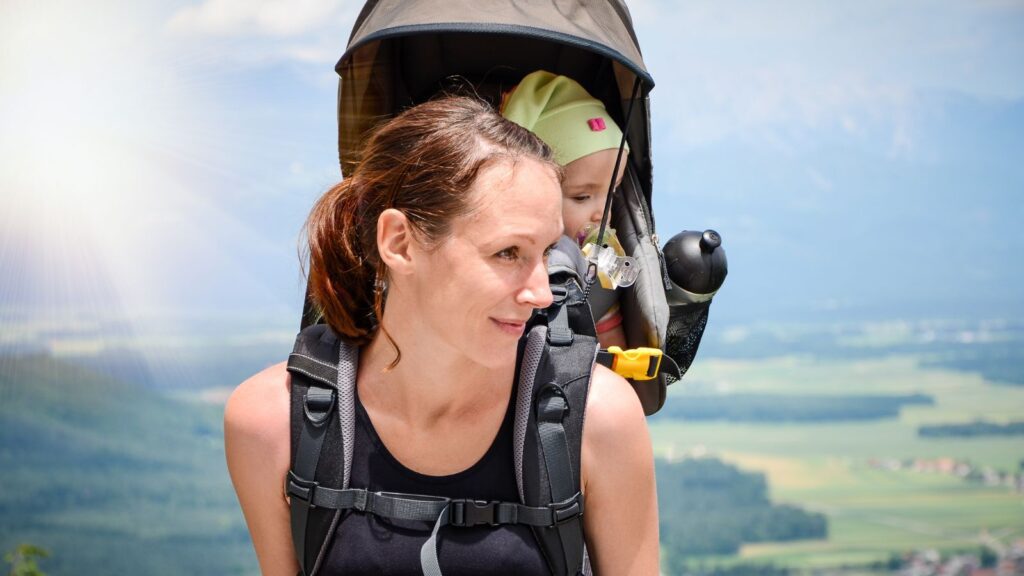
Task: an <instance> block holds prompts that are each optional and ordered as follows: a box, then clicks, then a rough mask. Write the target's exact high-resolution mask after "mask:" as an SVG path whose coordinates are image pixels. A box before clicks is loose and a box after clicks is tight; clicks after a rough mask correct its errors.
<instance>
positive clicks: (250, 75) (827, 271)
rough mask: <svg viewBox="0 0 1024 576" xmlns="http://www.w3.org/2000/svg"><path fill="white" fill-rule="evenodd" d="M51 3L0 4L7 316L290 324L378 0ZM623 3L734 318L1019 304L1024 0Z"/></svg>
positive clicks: (1017, 311)
mask: <svg viewBox="0 0 1024 576" xmlns="http://www.w3.org/2000/svg"><path fill="white" fill-rule="evenodd" d="M43 4H44V3H33V2H26V1H22V0H15V1H8V2H5V3H4V4H3V8H2V9H0V10H2V11H3V16H2V18H0V46H2V51H0V66H2V68H0V71H2V75H0V78H2V79H3V83H2V84H0V124H2V125H3V126H4V129H3V130H2V132H0V313H2V316H0V318H5V319H6V320H4V321H5V322H6V323H7V324H8V326H13V325H14V324H13V323H14V321H15V319H18V321H19V322H28V321H30V322H34V323H36V324H39V325H48V326H51V327H52V326H55V325H62V324H66V323H67V322H68V321H69V320H68V319H70V318H78V319H80V322H81V323H82V325H83V326H86V327H88V326H93V327H95V326H96V322H100V323H102V320H96V319H97V318H101V319H102V318H103V317H114V318H117V319H120V320H122V321H123V320H125V319H127V325H128V326H129V327H128V328H124V330H123V334H124V337H125V338H131V337H132V335H133V334H137V333H139V332H150V331H155V332H157V333H163V332H173V331H174V330H172V328H182V329H185V331H186V332H187V331H188V330H193V329H195V327H196V326H200V327H203V329H207V328H208V329H209V330H210V331H211V332H216V330H217V329H218V328H216V327H218V326H219V327H223V326H226V325H228V324H232V325H235V324H237V323H238V322H244V323H245V326H247V327H248V328H247V329H250V330H252V331H253V333H255V334H263V333H264V332H263V331H271V332H273V331H275V330H277V331H279V332H282V333H283V332H287V331H289V330H292V329H293V328H294V321H295V319H297V317H298V311H299V309H300V305H301V297H302V281H301V276H300V272H299V266H298V258H297V248H298V235H299V231H300V228H301V225H302V221H303V218H304V217H305V214H306V212H307V211H308V209H309V207H310V205H311V204H312V202H313V200H314V199H315V198H316V197H317V195H318V194H319V193H321V192H322V191H323V190H324V189H326V188H327V187H328V186H329V185H330V184H332V183H333V182H334V181H335V180H336V179H337V178H338V171H337V161H336V158H337V150H336V141H335V136H336V125H335V116H334V114H335V109H334V105H335V97H336V90H337V79H336V76H335V75H334V72H333V64H334V62H335V61H336V60H337V58H338V57H339V56H340V54H341V53H342V52H343V51H344V47H345V41H346V40H347V37H348V33H349V30H350V28H351V23H352V21H353V20H354V17H355V14H356V13H357V11H358V8H359V4H358V3H355V2H351V1H347V0H335V1H313V0H307V1H291V2H288V1H283V0H263V1H243V0H193V1H176V2H162V3H156V2H149V3H140V2H127V1H118V0H98V1H97V2H90V3H89V6H88V10H86V8H85V6H84V5H83V4H82V3H80V2H70V1H63V2H62V1H54V2H48V3H45V5H43ZM629 5H630V8H631V10H632V13H633V17H634V20H635V24H636V30H637V33H638V36H639V39H640V43H641V48H642V49H643V51H644V55H645V60H646V62H647V65H648V69H649V70H650V71H651V73H652V75H653V76H654V78H655V80H656V82H657V86H656V88H655V89H654V91H653V93H652V95H651V99H652V116H653V133H654V163H655V193H654V196H655V210H656V216H657V221H658V229H659V232H660V234H661V236H662V237H663V238H665V237H668V236H669V235H671V234H672V233H673V232H675V231H677V230H681V229H684V228H687V229H694V228H704V227H714V228H716V229H717V230H718V231H719V232H720V233H722V235H723V237H724V239H725V246H726V248H727V250H728V254H729V261H730V276H729V278H728V281H727V284H726V287H725V288H724V289H723V290H722V292H721V293H720V294H719V297H718V298H717V300H716V304H715V307H714V311H713V312H712V314H713V316H714V318H715V319H717V321H718V322H721V323H722V324H721V325H722V326H729V325H742V324H756V323H762V322H778V321H792V322H845V321H861V320H881V319H891V318H908V319H914V318H936V317H937V318H1015V319H1016V318H1020V316H1021V313H1022V311H1024V297H1022V296H1021V294H1022V293H1024V291H1022V290H1020V288H1019V286H1020V285H1021V284H1022V281H1024V267H1022V265H1021V264H1020V261H1021V258H1020V256H1018V254H1019V253H1021V252H1022V251H1024V232H1021V226H1020V224H1019V222H1021V221H1022V219H1024V202H1022V200H1021V194H1022V193H1024V168H1022V167H1021V164H1022V163H1021V162H1020V159H1021V158H1022V157H1024V74H1022V73H1021V71H1020V70H1021V68H1020V63H1021V62H1024V3H1022V2H1019V1H1001V0H990V1H978V2H946V1H934V2H917V1H908V2H901V3H898V4H894V3H891V2H880V1H876V2H857V3H824V2H812V1H806V2H798V1H785V2H761V3H752V2H743V3H741V2H732V1H710V0H707V1H697V2H668V1H657V0H644V1H634V2H630V3H629ZM90 323H91V324H90ZM113 324H115V325H117V326H124V325H125V323H124V322H120V323H118V322H114V323H113ZM25 330H28V332H31V331H32V330H30V329H25ZM11 333H12V332H11V331H10V330H8V334H11ZM8 338H13V336H8Z"/></svg>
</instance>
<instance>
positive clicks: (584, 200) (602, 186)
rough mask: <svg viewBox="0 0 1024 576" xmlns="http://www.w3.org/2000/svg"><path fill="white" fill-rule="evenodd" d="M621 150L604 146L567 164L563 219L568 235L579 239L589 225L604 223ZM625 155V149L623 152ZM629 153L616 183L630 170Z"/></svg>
mask: <svg viewBox="0 0 1024 576" xmlns="http://www.w3.org/2000/svg"><path fill="white" fill-rule="evenodd" d="M618 152H619V151H618V150H617V149H615V150H601V151H600V152H594V153H593V154H589V155H587V156H584V157H582V158H579V159H577V160H573V161H572V162H570V163H568V164H566V166H565V180H564V181H563V182H562V220H563V222H564V223H565V235H566V236H568V237H570V238H572V239H573V240H576V241H577V242H579V241H580V240H582V239H583V236H584V235H585V234H586V232H585V230H586V228H587V226H588V225H591V224H592V225H593V226H594V227H598V226H600V225H601V215H602V213H603V212H604V203H605V199H607V198H608V183H609V182H610V181H611V179H612V170H614V169H615V157H616V155H617V154H618ZM623 156H625V152H623ZM625 160H626V159H625V157H624V158H623V161H622V162H621V165H620V166H619V173H618V174H617V175H616V176H615V186H616V187H618V186H619V184H620V183H622V175H623V174H625V172H626V162H625Z"/></svg>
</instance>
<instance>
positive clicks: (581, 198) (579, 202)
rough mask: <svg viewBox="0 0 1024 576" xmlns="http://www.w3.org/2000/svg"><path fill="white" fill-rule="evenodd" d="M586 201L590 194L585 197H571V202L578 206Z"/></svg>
mask: <svg viewBox="0 0 1024 576" xmlns="http://www.w3.org/2000/svg"><path fill="white" fill-rule="evenodd" d="M587 200H590V194H586V195H583V196H573V197H572V201H573V202H576V203H578V204H582V203H584V202H586V201H587Z"/></svg>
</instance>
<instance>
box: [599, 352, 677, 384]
mask: <svg viewBox="0 0 1024 576" xmlns="http://www.w3.org/2000/svg"><path fill="white" fill-rule="evenodd" d="M608 353H609V354H612V355H613V356H615V361H614V362H613V363H612V370H614V371H615V373H616V374H618V375H619V376H622V377H623V378H631V379H633V380H637V381H642V380H653V379H655V378H657V376H658V370H660V369H661V358H662V356H663V355H664V352H662V351H661V350H659V349H657V348H633V349H630V350H623V349H622V348H620V347H618V346H609V347H608Z"/></svg>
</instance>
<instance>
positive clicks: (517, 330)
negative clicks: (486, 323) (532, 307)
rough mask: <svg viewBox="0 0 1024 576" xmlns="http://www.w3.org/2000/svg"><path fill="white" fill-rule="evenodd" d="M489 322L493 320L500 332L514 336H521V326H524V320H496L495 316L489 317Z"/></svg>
mask: <svg viewBox="0 0 1024 576" xmlns="http://www.w3.org/2000/svg"><path fill="white" fill-rule="evenodd" d="M491 322H494V324H495V325H496V326H497V327H498V329H499V330H501V331H502V332H505V333H506V334H513V335H516V336H522V334H523V328H525V327H526V321H524V320H498V319H497V318H491Z"/></svg>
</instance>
